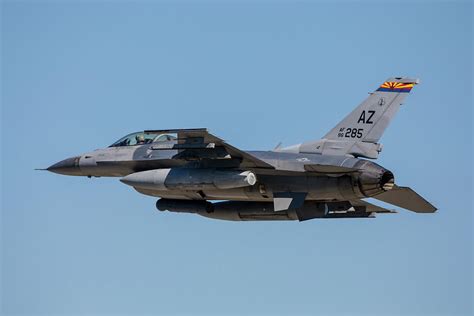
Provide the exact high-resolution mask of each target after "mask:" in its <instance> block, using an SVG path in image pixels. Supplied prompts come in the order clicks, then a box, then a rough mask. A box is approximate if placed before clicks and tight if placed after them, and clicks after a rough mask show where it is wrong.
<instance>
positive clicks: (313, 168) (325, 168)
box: [304, 164, 359, 174]
mask: <svg viewBox="0 0 474 316" xmlns="http://www.w3.org/2000/svg"><path fill="white" fill-rule="evenodd" d="M304 170H306V171H310V172H317V173H324V174H339V173H353V172H357V171H358V170H359V169H356V168H348V167H340V166H331V165H318V164H311V165H304Z"/></svg>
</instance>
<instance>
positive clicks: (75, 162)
mask: <svg viewBox="0 0 474 316" xmlns="http://www.w3.org/2000/svg"><path fill="white" fill-rule="evenodd" d="M80 158H81V157H80V156H76V157H71V158H67V159H64V160H61V161H60V162H57V163H55V164H54V165H52V166H50V167H48V168H46V170H48V171H51V172H54V173H58V174H63V175H67V176H82V175H83V174H82V172H81V169H80V168H79V159H80Z"/></svg>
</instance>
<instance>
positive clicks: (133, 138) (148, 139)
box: [109, 132, 177, 147]
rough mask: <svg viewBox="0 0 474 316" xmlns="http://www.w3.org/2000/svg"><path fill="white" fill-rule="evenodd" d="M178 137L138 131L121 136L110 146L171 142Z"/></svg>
mask: <svg viewBox="0 0 474 316" xmlns="http://www.w3.org/2000/svg"><path fill="white" fill-rule="evenodd" d="M176 139H177V137H176V134H155V133H147V132H136V133H131V134H128V135H127V136H124V137H122V138H120V139H119V140H118V141H116V142H115V143H113V144H112V145H110V146H109V147H123V146H137V145H144V144H151V143H160V142H170V141H175V140H176Z"/></svg>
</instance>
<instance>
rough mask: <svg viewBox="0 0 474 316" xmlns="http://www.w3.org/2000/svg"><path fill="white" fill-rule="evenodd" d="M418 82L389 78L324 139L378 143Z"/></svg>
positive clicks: (410, 79)
mask: <svg viewBox="0 0 474 316" xmlns="http://www.w3.org/2000/svg"><path fill="white" fill-rule="evenodd" d="M418 83H419V79H414V78H400V77H398V78H389V79H387V80H386V81H385V82H384V83H383V84H382V85H381V86H380V87H379V88H378V89H377V90H376V91H375V92H374V93H372V94H371V95H370V96H369V97H368V98H367V99H365V100H364V102H362V103H361V104H360V105H359V106H358V107H357V108H355V109H354V110H353V111H352V112H351V113H350V114H349V115H347V116H346V117H345V118H344V119H343V120H342V121H341V122H339V124H337V125H336V126H335V127H334V128H333V129H332V130H330V131H329V133H327V134H326V135H325V136H324V137H323V138H324V139H328V140H348V141H361V142H366V143H374V144H375V143H377V142H378V141H379V140H380V138H381V137H382V134H383V133H384V131H385V129H386V128H387V126H388V124H389V123H390V121H391V120H392V119H393V117H394V116H395V114H396V113H397V111H398V109H399V108H400V105H401V104H402V103H403V101H404V100H405V98H406V96H407V94H408V92H410V90H411V89H412V88H413V86H414V85H415V84H418Z"/></svg>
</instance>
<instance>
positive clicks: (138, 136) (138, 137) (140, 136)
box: [135, 134, 145, 143]
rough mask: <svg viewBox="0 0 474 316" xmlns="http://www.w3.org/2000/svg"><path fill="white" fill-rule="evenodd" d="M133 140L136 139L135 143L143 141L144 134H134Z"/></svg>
mask: <svg viewBox="0 0 474 316" xmlns="http://www.w3.org/2000/svg"><path fill="white" fill-rule="evenodd" d="M135 140H136V141H137V143H143V142H144V141H145V136H144V135H143V134H138V135H137V136H135Z"/></svg>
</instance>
